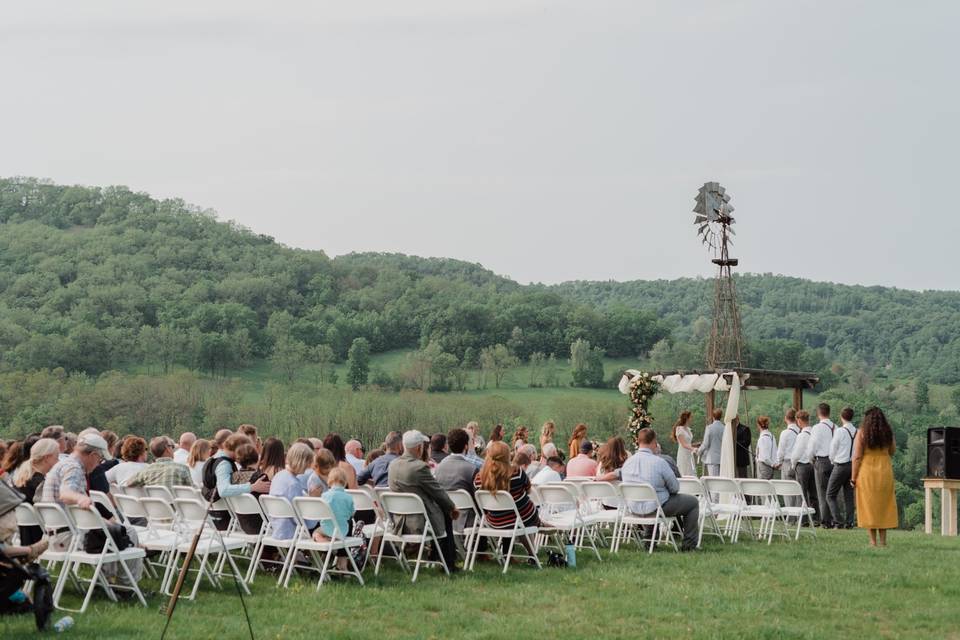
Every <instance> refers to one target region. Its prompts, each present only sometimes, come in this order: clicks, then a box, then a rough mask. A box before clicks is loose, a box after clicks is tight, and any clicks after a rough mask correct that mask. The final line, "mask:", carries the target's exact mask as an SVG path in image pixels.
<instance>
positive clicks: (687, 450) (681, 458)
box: [670, 411, 697, 476]
mask: <svg viewBox="0 0 960 640" xmlns="http://www.w3.org/2000/svg"><path fill="white" fill-rule="evenodd" d="M670 439H671V440H673V441H674V442H676V443H677V468H678V469H679V470H680V475H682V476H696V475H697V469H696V465H695V464H694V462H693V456H694V454H695V453H696V451H697V450H696V448H695V447H694V446H693V432H691V431H690V412H689V411H683V412H681V413H680V417H679V418H678V419H677V423H676V424H675V425H673V432H672V433H671V434H670Z"/></svg>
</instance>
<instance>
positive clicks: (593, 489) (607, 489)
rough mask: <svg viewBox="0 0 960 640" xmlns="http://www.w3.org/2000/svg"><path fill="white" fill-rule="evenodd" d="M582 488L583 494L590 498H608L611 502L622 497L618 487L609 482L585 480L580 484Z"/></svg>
mask: <svg viewBox="0 0 960 640" xmlns="http://www.w3.org/2000/svg"><path fill="white" fill-rule="evenodd" d="M580 490H581V491H582V492H583V496H584V497H585V498H587V499H588V500H600V501H602V500H607V501H609V502H613V501H617V500H619V499H620V494H619V493H617V488H616V487H614V486H613V484H611V483H609V482H600V481H594V482H584V483H583V484H581V485H580Z"/></svg>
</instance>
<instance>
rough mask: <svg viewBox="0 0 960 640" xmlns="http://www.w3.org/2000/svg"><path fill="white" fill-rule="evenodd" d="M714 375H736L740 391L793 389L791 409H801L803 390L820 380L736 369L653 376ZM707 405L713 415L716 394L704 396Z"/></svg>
mask: <svg viewBox="0 0 960 640" xmlns="http://www.w3.org/2000/svg"><path fill="white" fill-rule="evenodd" d="M708 373H716V374H719V375H730V374H733V373H737V374H738V375H739V376H740V384H741V385H742V387H741V388H742V389H747V390H755V389H793V408H794V409H797V410H798V411H799V410H800V409H803V390H804V389H813V388H814V387H815V386H816V385H817V383H818V382H819V381H820V378H819V377H818V376H817V375H816V374H814V373H804V372H797V371H775V370H771V369H748V368H745V367H738V368H736V369H713V370H690V371H683V370H677V371H657V372H655V373H654V375H660V376H663V377H664V378H666V377H667V376H672V375H678V374H679V375H690V374H708ZM704 395H705V397H706V404H707V416H710V414H711V413H713V407H714V406H715V404H716V399H717V392H716V391H708V392H707V393H706V394H704Z"/></svg>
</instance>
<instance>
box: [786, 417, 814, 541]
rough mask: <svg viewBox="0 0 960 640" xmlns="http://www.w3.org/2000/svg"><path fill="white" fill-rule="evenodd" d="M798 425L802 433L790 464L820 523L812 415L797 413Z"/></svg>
mask: <svg viewBox="0 0 960 640" xmlns="http://www.w3.org/2000/svg"><path fill="white" fill-rule="evenodd" d="M797 424H798V426H799V427H800V433H799V434H797V441H796V442H795V443H794V445H793V451H792V452H791V453H790V463H791V464H792V465H793V468H794V470H795V471H796V474H797V482H799V483H800V488H801V489H803V498H804V500H806V501H807V506H808V507H812V508H813V509H814V510H816V512H817V513H816V514H815V515H814V517H813V519H814V521H815V522H818V523H819V522H820V515H821V514H820V507H819V505H818V504H817V485H816V481H815V480H814V478H813V475H814V474H813V435H812V430H811V429H810V414H809V413H807V412H806V411H797Z"/></svg>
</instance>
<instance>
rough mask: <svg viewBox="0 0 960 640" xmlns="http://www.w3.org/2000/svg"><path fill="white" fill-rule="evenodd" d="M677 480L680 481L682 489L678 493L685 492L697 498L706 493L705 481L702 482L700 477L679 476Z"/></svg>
mask: <svg viewBox="0 0 960 640" xmlns="http://www.w3.org/2000/svg"><path fill="white" fill-rule="evenodd" d="M677 482H679V483H680V489H679V491H678V492H677V493H683V494H686V495H688V496H694V497H695V498H702V497H703V494H704V490H703V483H702V482H700V478H694V477H683V478H677Z"/></svg>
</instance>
